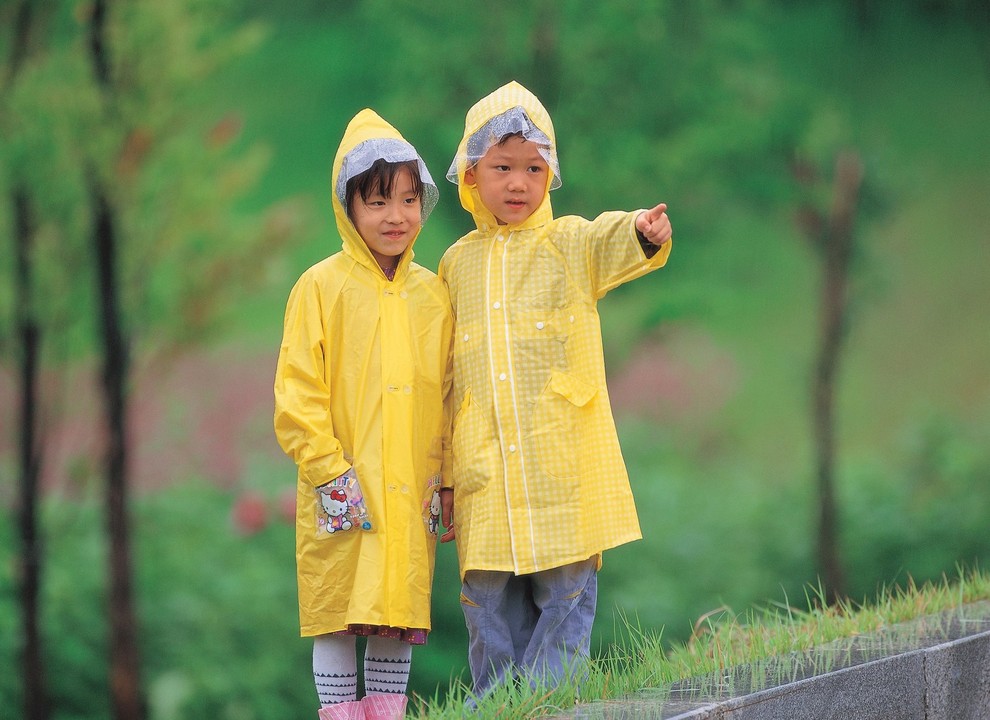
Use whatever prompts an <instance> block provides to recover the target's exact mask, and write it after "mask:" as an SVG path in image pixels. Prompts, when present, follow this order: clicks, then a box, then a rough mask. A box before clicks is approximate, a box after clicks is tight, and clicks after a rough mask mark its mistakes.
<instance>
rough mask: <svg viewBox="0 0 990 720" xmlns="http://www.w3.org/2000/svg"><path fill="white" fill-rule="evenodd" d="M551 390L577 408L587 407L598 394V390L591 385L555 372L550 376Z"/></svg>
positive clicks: (572, 376)
mask: <svg viewBox="0 0 990 720" xmlns="http://www.w3.org/2000/svg"><path fill="white" fill-rule="evenodd" d="M550 389H551V390H553V391H554V392H555V393H557V394H558V395H560V396H561V397H564V398H567V399H568V400H569V401H570V402H571V403H572V404H573V405H575V406H577V407H584V406H585V405H587V404H588V403H589V402H590V401H591V398H593V397H594V396H595V393H597V392H598V388H597V387H595V386H594V385H592V384H591V383H587V382H585V381H584V380H582V379H581V378H579V377H576V376H574V375H568V374H567V373H562V372H555V373H553V374H551V375H550Z"/></svg>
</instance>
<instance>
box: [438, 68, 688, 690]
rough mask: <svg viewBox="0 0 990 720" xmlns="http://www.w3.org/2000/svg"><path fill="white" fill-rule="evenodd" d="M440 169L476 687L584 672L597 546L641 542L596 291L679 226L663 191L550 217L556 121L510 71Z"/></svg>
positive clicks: (649, 261)
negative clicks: (626, 205) (455, 204)
mask: <svg viewBox="0 0 990 720" xmlns="http://www.w3.org/2000/svg"><path fill="white" fill-rule="evenodd" d="M447 178H448V179H449V180H451V181H452V182H455V183H457V185H458V193H459V195H460V199H461V204H462V205H463V206H464V209H465V210H467V211H468V212H470V213H471V215H472V217H473V218H474V221H475V224H476V225H477V230H474V231H472V232H470V233H468V234H467V235H465V236H464V237H462V238H461V239H460V240H458V241H457V242H456V243H455V244H454V245H452V246H451V247H450V248H448V249H447V251H446V252H445V253H444V256H443V259H442V260H441V261H440V271H439V273H440V277H441V278H442V279H443V280H444V282H445V283H446V285H447V286H448V290H449V292H450V299H451V303H452V305H453V308H454V314H455V318H456V320H455V332H454V390H453V407H455V408H457V411H456V415H455V416H454V420H453V439H452V452H453V463H452V465H453V468H452V470H453V471H452V473H451V474H449V475H445V476H444V486H445V489H444V492H443V493H442V495H443V498H442V503H443V506H444V508H443V516H444V517H443V524H444V526H445V527H452V530H453V531H452V532H451V531H448V532H447V533H446V534H445V535H444V538H443V539H444V540H447V539H448V538H449V537H451V536H453V535H454V534H456V538H457V554H458V558H459V561H460V572H461V580H462V583H463V584H462V594H461V607H462V609H463V611H464V617H465V619H466V621H467V626H468V634H469V639H470V647H469V659H470V663H471V674H472V676H473V680H474V691H475V694H477V695H480V694H482V693H484V692H485V691H486V690H487V689H489V688H490V687H491V685H492V684H493V683H495V682H497V681H499V680H501V679H502V678H503V677H504V676H505V675H506V674H507V673H511V672H517V673H521V674H523V675H525V676H527V677H531V678H532V677H536V678H544V679H547V680H552V679H554V678H559V677H561V676H563V675H564V674H566V673H568V672H572V671H574V670H575V669H577V666H578V665H579V664H580V661H581V660H582V659H583V658H584V657H586V656H587V655H588V652H589V642H590V633H591V626H592V622H593V620H594V614H595V604H596V598H597V580H596V577H597V576H596V571H597V569H598V567H599V565H600V560H601V553H602V551H603V550H606V549H608V548H611V547H615V546H616V545H620V544H622V543H626V542H629V541H631V540H635V539H637V538H639V537H640V529H639V522H638V520H637V517H636V508H635V506H634V504H633V498H632V493H631V491H630V487H629V479H628V476H627V474H626V468H625V465H624V463H623V460H622V455H621V452H620V448H619V441H618V438H617V435H616V431H615V425H614V422H613V420H612V412H611V408H610V405H609V399H608V389H607V387H606V385H605V364H604V358H603V353H602V337H601V327H600V322H599V316H598V310H597V303H598V300H600V299H601V298H602V297H603V296H604V295H605V293H607V292H608V291H609V290H611V289H612V288H614V287H616V286H617V285H620V284H622V283H624V282H627V281H629V280H632V279H634V278H637V277H640V276H642V275H645V274H646V273H648V272H650V271H652V270H655V269H657V268H659V267H662V266H663V265H664V263H665V262H666V260H667V256H668V254H669V253H670V242H669V240H670V236H671V226H670V221H669V219H668V218H667V214H666V205H664V204H663V203H661V204H659V205H657V206H656V207H654V208H651V209H649V210H641V211H636V212H607V213H604V214H602V215H600V216H599V217H597V218H596V219H594V220H586V219H584V218H581V217H577V216H565V217H559V218H555V217H554V216H553V212H552V210H551V207H550V195H549V192H550V190H552V189H554V188H557V187H559V186H560V169H559V166H558V162H557V150H556V140H555V137H554V130H553V124H552V123H551V122H550V116H549V114H548V113H547V111H546V109H545V108H544V107H543V105H542V104H541V103H540V101H539V100H538V99H537V98H536V96H534V95H533V94H532V93H531V92H529V91H528V90H526V88H524V87H522V86H521V85H520V84H519V83H516V82H511V83H509V84H507V85H505V86H503V87H501V88H499V89H498V90H496V91H495V92H493V93H491V94H490V95H488V96H487V97H485V98H483V99H481V100H479V101H478V102H477V103H476V104H475V105H474V106H473V107H472V108H471V109H470V110H469V111H468V113H467V118H466V122H465V127H464V136H463V139H462V140H461V143H460V146H459V147H458V151H457V155H456V156H455V158H454V161H453V163H452V164H451V166H450V170H449V172H448V175H447ZM451 521H452V523H453V524H452V525H451Z"/></svg>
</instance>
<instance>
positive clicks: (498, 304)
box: [492, 300, 502, 310]
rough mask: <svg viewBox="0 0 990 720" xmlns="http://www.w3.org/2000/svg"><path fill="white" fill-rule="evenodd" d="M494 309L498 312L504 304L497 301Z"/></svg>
mask: <svg viewBox="0 0 990 720" xmlns="http://www.w3.org/2000/svg"><path fill="white" fill-rule="evenodd" d="M492 307H493V308H495V309H496V310H498V309H499V308H500V307H502V303H500V302H498V301H497V300H496V301H495V304H494V305H492Z"/></svg>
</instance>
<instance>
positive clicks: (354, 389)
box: [275, 110, 452, 636]
mask: <svg viewBox="0 0 990 720" xmlns="http://www.w3.org/2000/svg"><path fill="white" fill-rule="evenodd" d="M373 138H396V139H400V140H401V139H402V138H401V136H400V135H399V133H398V132H397V131H396V130H395V129H394V128H393V127H392V126H390V125H389V124H388V123H386V122H385V121H384V120H382V119H381V118H380V117H379V116H378V115H376V114H375V113H374V112H372V111H371V110H363V111H362V112H361V113H359V114H358V115H357V116H356V117H355V118H354V119H353V120H352V121H351V123H350V124H349V125H348V127H347V130H346V131H345V133H344V138H343V140H342V141H341V144H340V149H339V150H338V151H337V156H336V158H335V160H334V164H333V187H336V186H337V179H338V175H339V173H340V171H341V165H342V163H343V160H344V157H345V156H346V155H347V154H348V153H349V152H350V151H352V150H353V149H354V148H355V147H356V146H357V145H358V144H359V143H361V142H363V141H365V140H368V139H373ZM333 211H334V215H335V217H336V221H337V228H338V230H339V232H340V235H341V238H342V239H343V251H342V252H338V253H336V254H334V255H332V256H330V257H329V258H326V259H325V260H323V261H322V262H320V263H317V264H316V265H314V266H313V267H311V268H310V269H309V270H307V271H306V272H305V273H304V274H303V275H302V277H300V279H299V281H298V282H297V283H296V285H295V287H294V288H293V289H292V292H291V294H290V296H289V300H288V305H287V307H286V312H285V327H284V336H283V339H282V346H281V351H280V353H279V358H278V368H277V370H276V376H275V433H276V435H277V437H278V441H279V443H280V444H281V446H282V448H283V449H284V450H285V451H286V453H288V454H289V455H291V456H292V458H293V459H294V460H295V462H296V463H297V465H298V468H299V472H298V483H297V486H298V490H297V494H296V564H297V572H298V583H299V615H300V628H301V634H302V635H303V636H311V635H319V634H322V633H327V632H333V631H337V630H342V629H345V628H346V627H347V626H348V625H351V624H370V625H386V626H392V627H399V628H424V629H429V628H430V591H431V585H432V578H433V563H434V549H435V543H436V525H435V520H436V516H435V513H436V511H437V508H438V507H439V499H438V498H439V495H437V498H436V499H434V493H438V490H439V483H440V472H441V463H442V459H443V445H444V444H445V443H444V442H443V440H444V432H445V427H446V423H445V415H444V409H443V408H444V398H445V394H446V392H447V389H448V387H449V348H450V333H451V326H452V317H451V311H450V305H449V301H448V298H447V294H446V292H445V290H444V288H443V286H442V285H441V284H440V282H439V280H438V279H437V277H436V275H434V274H433V273H432V272H430V271H429V270H427V269H426V268H423V267H421V266H419V265H417V264H416V263H414V262H412V256H413V252H412V247H411V246H410V248H409V249H408V250H407V251H406V252H405V253H403V256H402V258H401V261H400V262H399V265H398V268H397V270H396V272H395V277H394V280H392V281H389V280H388V279H387V278H386V276H385V274H384V273H383V272H382V270H381V268H380V267H379V265H378V263H377V262H376V261H375V259H374V257H373V256H372V254H371V252H370V251H369V250H368V247H367V245H365V243H364V241H363V240H362V239H361V236H360V235H359V234H358V232H357V230H356V229H355V227H354V225H353V223H352V222H351V221H350V219H349V218H348V217H347V213H346V211H345V208H344V207H343V205H342V204H341V202H340V200H339V199H338V197H337V194H336V193H334V194H333ZM352 466H353V468H354V470H355V471H356V473H357V476H358V480H359V482H360V484H361V487H362V489H363V491H364V499H365V502H366V505H367V508H368V513H369V516H370V520H371V522H372V524H373V529H372V530H371V531H370V532H368V531H364V530H361V529H356V528H355V529H351V530H347V531H338V532H336V533H334V534H332V535H327V533H325V532H323V533H319V532H318V528H317V513H318V511H319V507H318V504H317V503H318V501H317V494H316V491H315V488H316V487H318V486H320V485H323V484H324V483H327V482H329V481H330V480H333V479H334V478H336V477H338V476H339V475H341V474H342V473H344V472H346V471H347V470H348V469H349V468H351V467H352Z"/></svg>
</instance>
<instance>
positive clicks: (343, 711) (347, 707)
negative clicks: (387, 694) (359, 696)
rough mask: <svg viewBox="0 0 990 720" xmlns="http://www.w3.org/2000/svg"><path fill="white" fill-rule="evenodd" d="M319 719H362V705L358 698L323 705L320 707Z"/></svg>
mask: <svg viewBox="0 0 990 720" xmlns="http://www.w3.org/2000/svg"><path fill="white" fill-rule="evenodd" d="M320 720H364V706H363V705H362V704H361V701H360V700H351V701H350V702H342V703H337V704H336V705H324V706H323V707H321V708H320Z"/></svg>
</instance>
